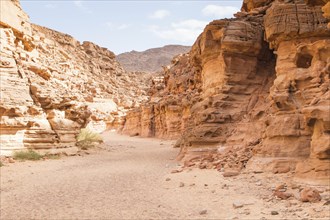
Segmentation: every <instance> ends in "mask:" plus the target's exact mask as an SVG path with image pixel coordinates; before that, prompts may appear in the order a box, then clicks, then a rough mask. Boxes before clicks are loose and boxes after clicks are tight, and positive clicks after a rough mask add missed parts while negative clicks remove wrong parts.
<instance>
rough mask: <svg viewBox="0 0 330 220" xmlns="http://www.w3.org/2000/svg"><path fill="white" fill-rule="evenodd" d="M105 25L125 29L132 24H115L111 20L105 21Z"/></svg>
mask: <svg viewBox="0 0 330 220" xmlns="http://www.w3.org/2000/svg"><path fill="white" fill-rule="evenodd" d="M105 26H107V27H108V28H109V29H111V30H114V29H117V30H125V29H127V28H129V27H130V26H131V25H130V24H114V23H112V22H110V21H108V22H106V23H105Z"/></svg>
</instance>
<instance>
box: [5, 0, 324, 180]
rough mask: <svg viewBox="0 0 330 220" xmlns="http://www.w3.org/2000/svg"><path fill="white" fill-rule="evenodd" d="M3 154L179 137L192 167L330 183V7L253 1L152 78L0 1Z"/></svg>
mask: <svg viewBox="0 0 330 220" xmlns="http://www.w3.org/2000/svg"><path fill="white" fill-rule="evenodd" d="M1 9H2V11H1V21H0V27H1V29H0V31H1V33H0V43H1V44H0V45H1V47H0V55H1V63H0V71H1V102H0V131H1V139H0V144H1V152H0V154H1V155H6V156H10V155H11V154H12V152H14V151H18V150H22V149H34V150H36V151H38V152H40V153H43V154H46V153H51V154H57V153H65V154H67V155H74V154H76V152H77V151H78V150H79V149H78V147H77V146H76V135H77V133H78V132H79V130H80V129H81V128H84V127H88V128H90V129H91V130H94V131H98V132H103V131H105V130H109V129H117V131H118V132H121V133H122V134H126V135H130V136H141V137H156V138H163V139H173V140H177V141H176V144H175V147H178V148H180V153H179V155H178V156H177V159H178V160H180V161H182V163H183V164H184V167H185V168H188V167H189V168H191V167H198V168H201V169H217V170H219V171H221V172H223V175H227V176H230V175H238V174H239V173H240V172H241V171H242V170H244V171H245V172H252V173H259V172H270V173H273V174H274V175H275V174H283V173H292V174H293V175H294V178H295V180H296V181H299V182H304V183H311V184H320V185H327V184H329V177H330V108H329V106H330V97H329V96H330V91H329V87H330V79H329V78H330V2H329V1H327V0H314V1H313V0H305V1H304V0H291V1H280V0H244V1H243V5H242V9H241V11H240V12H237V13H236V14H235V18H233V19H222V20H215V21H212V22H210V23H209V24H208V25H207V26H206V27H205V29H204V31H203V32H202V33H201V35H200V36H199V37H198V38H197V40H196V42H195V43H194V45H193V46H192V48H191V50H190V52H188V53H185V54H180V55H177V56H175V57H174V58H173V60H172V63H171V65H169V66H166V67H164V70H163V72H162V73H161V74H160V75H157V76H151V75H149V74H144V73H141V72H129V71H127V70H125V69H124V68H123V67H122V66H121V64H120V63H118V61H117V60H116V58H115V55H114V53H112V52H111V51H109V50H107V49H106V48H102V47H100V46H98V45H96V44H94V43H92V42H87V41H86V42H83V43H80V42H78V41H77V40H75V39H74V38H73V37H71V36H69V35H67V34H63V33H60V32H57V31H54V30H51V29H48V28H46V27H41V26H38V25H35V24H31V23H30V21H29V18H28V15H27V14H26V13H25V12H24V11H23V10H22V8H21V7H20V4H19V1H17V0H11V1H1Z"/></svg>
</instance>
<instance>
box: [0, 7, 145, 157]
mask: <svg viewBox="0 0 330 220" xmlns="http://www.w3.org/2000/svg"><path fill="white" fill-rule="evenodd" d="M0 56H1V63H0V72H1V81H0V83H1V97H0V98H1V100H0V131H1V134H0V144H1V155H10V154H12V152H13V151H15V150H22V149H35V150H38V151H39V152H41V153H47V152H51V153H61V152H64V153H68V154H72V153H74V152H75V151H77V148H76V146H75V144H76V134H77V133H78V132H79V130H80V128H82V127H86V126H87V127H89V128H90V129H91V130H94V131H97V132H102V131H104V130H105V129H109V128H119V127H120V126H122V124H123V122H124V119H123V116H124V115H125V114H126V111H127V110H129V109H131V108H133V107H136V106H139V104H140V103H141V102H142V101H143V100H146V99H147V94H146V91H145V89H146V88H147V87H148V86H147V83H148V79H147V78H146V77H145V76H144V75H142V74H140V73H129V72H126V71H125V70H124V69H123V68H122V67H121V66H120V64H119V63H118V62H117V61H116V60H115V55H114V53H112V52H111V51H109V50H107V49H106V48H102V47H100V46H98V45H96V44H94V43H91V42H83V43H82V44H81V43H80V42H78V41H77V40H75V39H74V38H72V37H71V36H69V35H67V34H63V33H60V32H57V31H54V30H51V29H48V28H45V27H41V26H38V25H34V24H31V23H30V21H29V17H28V15H27V14H25V13H24V11H22V9H21V7H20V4H19V1H1V20H0Z"/></svg>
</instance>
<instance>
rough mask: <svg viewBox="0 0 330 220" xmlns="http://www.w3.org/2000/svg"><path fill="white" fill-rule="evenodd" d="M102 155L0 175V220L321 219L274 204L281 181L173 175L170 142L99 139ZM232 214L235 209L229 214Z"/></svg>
mask: <svg viewBox="0 0 330 220" xmlns="http://www.w3.org/2000/svg"><path fill="white" fill-rule="evenodd" d="M103 136H104V139H105V143H104V145H103V147H102V149H93V150H90V151H89V155H87V154H83V155H82V156H74V157H62V158H61V159H58V160H45V161H37V162H32V161H26V162H16V163H14V164H6V165H5V166H4V167H1V168H0V169H1V219H3V220H5V219H6V220H7V219H328V218H329V216H330V214H329V213H330V212H329V211H330V210H329V209H330V206H329V205H324V203H325V202H326V201H327V199H329V191H328V190H329V189H326V188H325V189H324V188H323V189H322V188H320V189H319V190H320V191H321V196H322V201H321V202H318V203H302V202H300V201H298V200H297V198H298V197H299V195H298V194H299V185H298V186H297V185H296V186H295V187H294V186H292V185H290V186H289V187H288V189H291V188H295V190H296V191H294V189H291V190H293V191H292V192H293V193H294V194H295V197H297V198H291V199H289V200H279V199H277V198H275V197H273V196H272V190H273V189H274V187H276V186H277V185H279V184H282V183H286V182H289V180H290V179H289V177H288V175H276V176H274V174H265V173H260V174H248V173H245V174H244V173H243V174H241V175H239V176H236V177H227V178H225V177H223V176H222V175H221V172H218V171H216V170H199V169H187V170H184V171H182V172H179V173H171V171H173V170H176V169H178V168H180V163H179V162H177V161H176V160H175V157H176V155H177V153H178V149H175V148H173V147H172V145H173V144H174V142H173V141H165V140H158V139H143V138H139V137H127V136H121V135H118V134H116V133H114V132H106V133H104V134H103ZM235 206H236V207H235Z"/></svg>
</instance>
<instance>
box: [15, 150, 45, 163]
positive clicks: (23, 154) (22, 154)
mask: <svg viewBox="0 0 330 220" xmlns="http://www.w3.org/2000/svg"><path fill="white" fill-rule="evenodd" d="M13 158H14V159H15V160H22V161H24V160H40V159H41V158H42V155H40V154H38V153H37V152H35V151H33V150H29V151H17V152H15V153H14V156H13Z"/></svg>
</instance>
